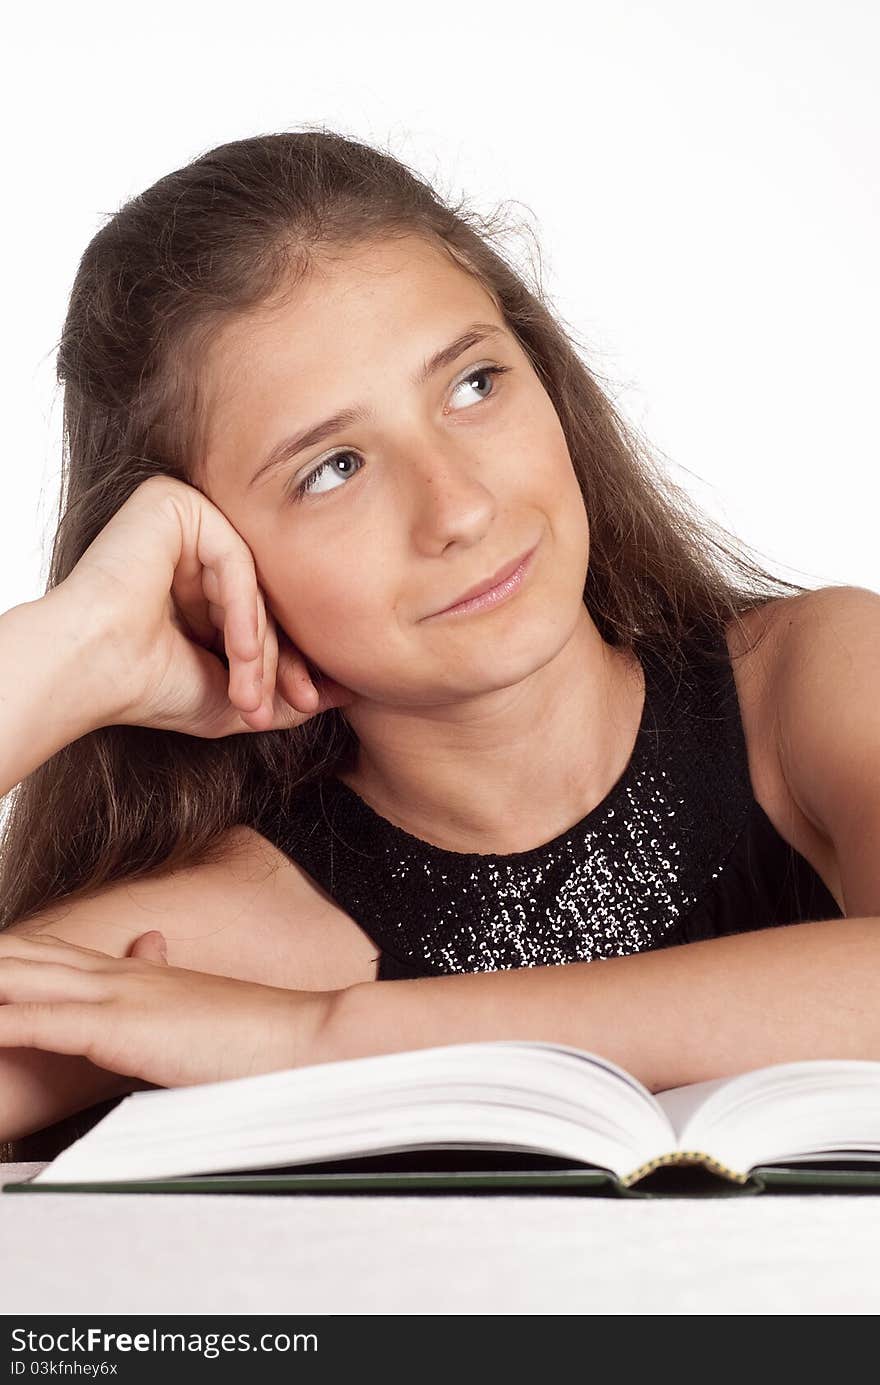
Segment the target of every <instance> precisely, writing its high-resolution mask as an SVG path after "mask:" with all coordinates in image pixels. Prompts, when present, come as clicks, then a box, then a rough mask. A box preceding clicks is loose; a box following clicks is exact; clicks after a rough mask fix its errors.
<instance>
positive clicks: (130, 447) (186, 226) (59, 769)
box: [0, 127, 808, 927]
mask: <svg viewBox="0 0 880 1385" xmlns="http://www.w3.org/2000/svg"><path fill="white" fill-rule="evenodd" d="M508 229H509V228H508V226H507V225H506V223H505V220H504V216H503V213H502V209H501V208H496V209H495V211H494V212H492V213H491V214H489V215H480V214H478V213H477V212H476V211H475V210H474V209H473V208H472V207H469V206H468V205H466V202H465V200H464V199H463V200H462V201H461V202H459V203H458V204H457V205H454V206H453V205H451V204H450V203H449V202H448V201H447V200H444V199H443V198H442V197H441V196H440V195H439V194H438V192H437V191H436V190H435V189H434V188H433V187H431V186H430V185H429V184H428V183H427V182H426V181H425V180H424V179H423V178H422V177H421V176H419V174H418V173H416V172H414V171H413V170H412V169H410V168H408V167H406V166H405V165H404V164H403V163H402V162H401V161H399V160H398V159H397V158H395V157H393V156H392V155H391V154H390V153H387V152H384V151H382V150H380V149H378V148H375V147H372V146H370V145H368V144H365V143H361V142H359V141H357V140H354V139H350V138H344V137H342V136H341V135H339V134H335V133H333V132H331V131H327V130H326V129H323V128H320V127H317V128H316V127H305V128H303V129H300V130H298V131H293V132H284V133H280V134H269V135H257V136H254V137H253V138H249V139H242V140H236V141H233V142H232V143H230V144H224V145H221V146H220V147H219V148H216V149H212V150H210V151H209V152H208V153H206V154H203V155H201V156H200V157H199V158H197V159H195V160H193V161H192V162H191V163H189V164H187V165H186V166H185V167H183V168H181V169H178V170H177V171H176V172H174V173H170V174H168V175H167V176H166V177H164V178H161V179H160V180H159V181H158V182H157V183H155V184H154V185H153V186H152V187H150V188H148V189H147V190H146V191H145V192H143V193H141V194H140V195H139V196H137V197H133V198H132V199H131V200H130V201H128V202H127V203H125V205H124V206H123V207H122V208H121V209H120V210H119V211H118V212H116V213H115V214H113V215H112V216H111V217H110V218H109V220H108V221H107V222H106V224H105V225H104V226H103V227H102V228H101V229H100V230H99V231H98V233H97V234H96V235H95V236H94V238H93V239H92V240H91V242H90V243H89V245H88V246H87V247H86V250H85V253H84V254H83V256H82V259H81V261H80V264H79V266H78V269H77V273H76V276H75V279H74V283H73V288H72V291H71V295H70V302H69V305H68V311H67V316H66V318H65V321H64V325H63V329H62V334H61V339H60V343H59V350H58V379H59V382H60V383H61V384H62V385H63V390H64V408H63V426H64V443H65V447H64V452H65V456H64V458H63V472H62V492H61V497H60V505H59V520H58V527H57V532H56V535H55V539H54V544H53V550H52V560H51V567H50V574H49V578H48V582H47V590H48V589H51V588H52V587H54V586H56V585H57V584H58V583H59V582H62V581H63V580H64V578H65V577H67V576H68V575H69V573H70V572H71V570H72V569H73V568H74V566H75V565H76V563H77V562H78V560H79V559H80V557H81V556H82V554H83V552H84V551H85V549H86V548H87V547H88V546H89V544H90V543H91V542H92V540H93V539H94V537H95V536H96V535H97V534H98V533H99V532H100V530H101V529H102V528H103V527H104V526H105V525H106V524H107V523H108V522H109V520H110V519H111V518H112V516H113V515H114V514H115V512H116V511H117V510H118V509H119V507H120V506H121V505H122V504H123V503H124V501H125V500H126V499H127V498H128V496H129V495H130V494H131V493H132V491H133V490H134V489H135V488H136V487H137V486H138V485H139V484H140V483H141V482H142V481H143V480H145V479H146V478H147V477H148V476H151V475H154V474H156V473H164V474H167V475H171V476H175V477H178V478H179V479H181V480H184V481H187V482H188V483H189V484H197V477H198V467H199V458H200V455H201V454H200V439H201V437H202V436H203V429H204V424H205V418H204V410H203V399H204V395H203V392H202V389H201V380H200V361H202V360H203V359H204V355H205V352H206V348H207V347H208V345H209V344H210V342H211V341H212V339H213V337H214V335H215V334H216V333H217V332H218V331H220V330H221V329H222V328H223V327H224V326H225V325H226V324H227V323H228V322H229V321H230V320H231V319H233V318H234V317H235V316H236V315H240V314H246V313H248V312H249V311H253V310H254V309H257V308H259V307H262V306H264V305H266V304H268V303H269V302H270V301H277V300H278V299H279V297H283V296H284V295H285V294H286V293H288V292H292V291H293V289H294V288H295V287H296V285H297V284H298V283H299V282H300V281H301V280H302V278H303V277H304V276H305V275H306V274H307V273H308V271H309V267H310V264H311V263H313V261H314V259H315V257H317V256H319V255H322V254H334V253H337V252H339V251H344V249H345V247H346V246H351V245H355V244H358V245H359V244H364V243H368V242H369V241H370V240H371V239H381V238H385V237H389V236H401V235H406V236H409V235H412V234H413V233H416V234H418V235H419V236H422V237H424V238H426V239H427V240H428V241H429V242H430V243H432V244H433V245H435V246H436V247H438V248H439V249H441V250H443V251H444V252H445V253H447V254H448V255H450V256H451V257H452V258H453V260H454V261H455V262H456V263H457V264H458V265H459V266H461V267H462V268H463V269H465V270H466V271H467V272H468V273H469V274H472V275H474V276H475V277H476V278H477V280H478V281H479V282H480V284H481V285H482V286H483V287H484V289H485V290H486V292H487V293H488V294H489V295H490V296H491V297H492V299H493V301H494V303H495V304H496V307H497V308H498V310H499V312H500V313H501V314H502V315H503V318H504V320H505V321H506V323H507V325H508V327H509V329H510V330H511V331H512V332H513V333H514V334H515V335H516V337H517V339H518V341H519V342H520V344H521V345H522V347H523V348H524V349H525V351H526V352H527V353H528V355H529V357H530V360H531V362H532V365H533V367H534V369H535V371H536V372H537V373H538V375H539V377H540V379H541V382H542V384H543V386H544V388H545V389H546V391H547V393H548V394H549V396H550V398H551V400H552V402H553V405H554V407H555V409H556V411H557V413H558V416H559V419H560V422H561V424H562V427H563V430H564V433H565V437H566V439H567V443H568V447H569V451H570V455H571V459H572V463H573V466H574V469H575V472H576V474H577V477H578V480H579V483H580V486H581V489H582V491H583V496H584V501H585V506H586V512H587V515H588V517H589V524H590V560H589V573H588V576H587V580H586V585H585V588H584V601H585V602H586V605H587V607H588V609H589V612H590V615H591V616H592V618H593V620H594V621H595V623H596V626H597V628H598V629H599V631H600V633H601V634H602V637H603V638H604V639H605V640H606V641H608V642H609V643H610V644H613V645H620V646H629V647H633V648H635V647H636V646H637V645H638V644H639V643H641V644H642V645H648V644H650V645H653V646H654V647H655V648H657V649H658V650H660V651H661V652H663V654H664V657H666V656H668V657H669V658H674V657H675V656H676V652H677V651H678V650H680V648H681V646H682V643H683V642H684V641H685V640H686V639H688V638H690V637H691V636H693V635H696V634H699V633H700V632H702V631H712V630H716V631H717V630H718V629H719V628H720V627H721V626H722V625H723V624H724V623H726V622H727V621H728V620H730V619H731V618H732V617H739V616H741V614H742V613H743V612H745V611H747V610H749V609H751V608H752V607H755V606H757V605H761V604H764V603H765V602H767V601H771V600H774V599H778V598H780V597H782V596H786V595H788V596H790V595H792V594H794V593H803V592H805V591H807V590H808V589H807V588H805V587H802V586H798V585H796V584H793V583H791V582H787V581H784V580H783V579H781V578H775V577H773V576H771V575H770V574H769V573H768V572H766V571H765V570H764V569H762V568H761V567H760V566H759V565H758V564H757V563H756V562H754V561H752V560H751V559H750V558H749V557H748V556H747V554H746V552H745V550H744V545H743V544H742V543H741V542H740V541H739V540H737V539H735V538H734V537H733V536H732V535H731V534H729V533H728V532H727V531H726V530H724V529H722V528H721V527H720V526H719V525H717V524H716V523H714V522H713V521H710V520H709V519H708V518H706V517H705V516H703V515H701V514H700V513H699V512H698V511H697V510H696V509H695V507H694V505H693V503H692V502H691V500H690V498H689V497H688V495H687V493H686V492H685V491H683V490H682V489H681V488H679V487H678V486H676V485H675V484H674V483H673V482H672V480H671V479H670V477H669V475H668V474H667V472H666V471H665V469H664V468H663V467H662V466H660V465H659V464H658V463H657V461H656V460H655V459H654V457H653V455H652V453H651V451H650V449H649V448H648V447H647V445H646V444H645V443H644V441H643V440H642V439H641V437H640V436H639V435H638V434H637V432H636V430H635V429H634V428H632V427H631V426H630V425H628V424H627V423H625V422H624V420H623V418H622V417H621V414H620V413H619V412H618V410H617V409H616V408H615V406H614V404H613V403H612V402H611V399H610V398H609V395H608V393H607V392H606V391H603V389H602V388H600V385H599V383H598V380H599V378H600V377H599V376H598V375H597V373H596V371H595V370H593V369H591V368H590V367H589V366H588V365H587V364H585V361H584V359H583V358H582V357H583V355H585V354H586V352H585V350H584V348H583V347H582V345H581V344H580V343H579V342H578V341H577V338H576V336H575V334H574V333H573V332H572V331H571V330H570V329H569V328H567V327H563V325H562V323H561V320H560V318H559V316H558V314H556V313H555V312H554V310H553V309H552V308H551V307H550V306H549V304H548V302H547V298H546V295H545V293H544V291H543V289H542V288H541V286H540V274H539V275H538V276H537V278H536V277H535V276H534V275H532V276H531V277H532V278H533V279H534V280H535V281H534V282H533V283H532V284H531V285H529V284H528V283H527V282H526V277H527V276H525V275H524V273H521V272H520V271H519V270H518V269H517V268H516V267H515V265H514V263H513V262H512V260H511V258H510V257H509V256H508V255H507V254H506V253H505V252H504V249H503V248H502V242H503V240H504V238H505V236H506V234H507V232H508ZM356 749H357V741H356V737H355V736H354V733H353V732H352V730H351V728H350V726H349V725H348V722H347V721H346V719H345V716H344V714H343V713H342V711H340V710H339V709H332V710H330V711H328V712H325V713H323V714H322V715H321V716H319V717H315V718H313V719H312V720H311V721H309V722H307V723H306V724H305V725H304V726H302V727H301V728H297V729H294V730H289V731H267V732H262V733H251V734H242V735H237V736H229V737H226V738H225V739H221V740H213V741H212V740H204V739H200V738H198V737H194V736H186V735H180V734H177V733H174V732H166V731H156V730H151V729H147V728H142V727H131V726H106V727H102V728H100V729H99V730H96V731H93V732H91V733H89V734H88V735H85V736H82V737H81V738H80V739H79V740H77V741H75V742H74V743H73V744H72V745H68V746H66V747H65V748H64V749H63V750H61V751H59V752H58V753H57V754H56V755H54V756H52V758H51V759H50V760H48V761H47V762H46V763H45V764H43V765H41V766H40V767H39V768H38V769H36V770H34V772H33V773H32V774H30V775H28V776H27V778H26V779H25V780H23V781H22V783H21V784H19V785H17V786H16V787H15V788H14V789H13V790H11V791H10V794H9V795H8V796H7V797H8V799H9V802H8V805H7V813H6V820H5V823H4V826H3V830H2V836H0V927H5V926H7V925H8V924H10V923H13V922H16V921H19V920H22V919H26V918H29V917H31V916H32V915H33V914H35V913H37V912H39V911H41V910H43V909H45V908H47V907H48V906H49V905H50V904H52V903H54V902H55V901H58V900H60V899H61V898H73V897H76V896H82V895H86V894H89V893H92V892H93V891H95V890H97V889H99V888H100V887H102V886H104V885H107V884H109V883H111V882H113V881H118V880H120V879H122V878H133V877H137V876H144V875H147V874H151V873H158V872H166V871H170V870H174V869H177V868H180V867H182V866H184V865H192V864H195V863H197V862H203V861H207V860H216V859H217V858H218V856H219V854H220V852H221V844H220V843H219V838H220V836H221V834H222V833H224V832H225V831H226V830H227V829H229V828H230V827H232V826H234V825H236V824H238V823H245V824H254V823H255V822H256V821H257V819H258V817H259V816H260V813H261V807H262V805H264V804H265V801H266V798H267V795H271V794H273V793H275V794H278V793H282V794H284V795H292V794H294V793H295V792H296V790H297V789H298V788H299V787H301V786H304V785H305V784H306V783H308V782H310V781H312V780H314V779H316V778H321V777H324V776H328V775H331V774H333V773H334V772H337V771H341V770H344V769H345V768H349V767H351V765H352V764H353V762H354V756H355V754H356Z"/></svg>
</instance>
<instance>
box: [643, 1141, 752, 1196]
mask: <svg viewBox="0 0 880 1385" xmlns="http://www.w3.org/2000/svg"><path fill="white" fill-rule="evenodd" d="M670 1164H702V1165H703V1167H704V1168H707V1169H709V1170H710V1171H711V1172H712V1173H717V1174H719V1175H720V1177H721V1178H726V1179H728V1180H729V1181H730V1182H731V1183H748V1181H749V1175H748V1174H747V1173H737V1171H736V1170H735V1169H731V1168H728V1166H727V1165H726V1164H722V1163H721V1162H720V1160H718V1159H714V1158H713V1157H712V1155H711V1154H706V1153H705V1152H704V1151H703V1150H699V1149H696V1150H682V1149H680V1150H675V1151H673V1153H671V1154H661V1155H660V1156H659V1158H657V1159H649V1160H648V1162H647V1164H641V1165H640V1166H639V1168H637V1169H633V1171H632V1173H628V1174H626V1175H625V1176H624V1177H623V1178H621V1180H620V1185H621V1187H623V1188H631V1187H632V1186H633V1184H634V1183H638V1182H639V1181H640V1180H641V1179H642V1178H647V1176H648V1174H649V1173H653V1172H654V1170H655V1169H660V1168H664V1167H665V1166H667V1165H670Z"/></svg>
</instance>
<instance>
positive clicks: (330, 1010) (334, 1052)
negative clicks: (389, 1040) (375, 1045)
mask: <svg viewBox="0 0 880 1385" xmlns="http://www.w3.org/2000/svg"><path fill="white" fill-rule="evenodd" d="M363 984H370V983H363ZM299 994H304V993H303V992H300V993H299ZM308 994H309V995H314V996H315V997H316V1003H315V1005H314V1007H313V1011H312V1021H313V1022H312V1024H311V1026H310V1028H309V1034H308V1041H307V1044H305V1045H304V1048H303V1050H302V1052H303V1054H304V1056H302V1057H301V1058H300V1059H299V1061H298V1063H297V1066H305V1065H307V1064H311V1063H339V1062H342V1061H343V1060H345V1059H347V1058H363V1057H366V1056H368V1055H369V1053H370V1052H371V1049H370V1046H369V1043H365V1042H364V1040H363V1037H362V1036H363V1032H364V1031H363V1023H362V1020H359V1019H358V1015H359V1014H360V1013H361V1011H362V1006H363V998H362V983H360V982H359V983H357V984H355V985H354V986H344V987H342V989H341V990H338V991H315V992H309V993H308Z"/></svg>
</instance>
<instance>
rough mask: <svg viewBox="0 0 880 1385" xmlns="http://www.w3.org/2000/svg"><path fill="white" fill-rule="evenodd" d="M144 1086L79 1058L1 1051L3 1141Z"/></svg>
mask: <svg viewBox="0 0 880 1385" xmlns="http://www.w3.org/2000/svg"><path fill="white" fill-rule="evenodd" d="M142 1085H147V1084H140V1083H139V1082H138V1080H137V1079H136V1078H133V1077H122V1076H120V1074H119V1073H116V1072H110V1071H108V1070H107V1069H105V1068H99V1067H96V1066H95V1064H94V1063H91V1062H89V1060H88V1058H85V1057H83V1056H82V1055H80V1054H74V1053H47V1052H44V1051H43V1050H42V1049H37V1048H4V1049H0V1140H2V1141H8V1140H19V1139H21V1138H22V1136H25V1135H30V1134H32V1133H33V1132H34V1131H37V1130H43V1129H45V1127H46V1126H48V1125H54V1123H55V1122H56V1121H60V1120H63V1119H64V1117H66V1116H70V1115H73V1114H74V1113H75V1112H77V1111H85V1110H87V1109H88V1107H90V1106H94V1105H96V1103H97V1102H99V1101H106V1100H107V1099H108V1098H109V1097H112V1096H121V1095H123V1093H125V1092H130V1091H135V1090H139V1089H140V1087H141V1086H142Z"/></svg>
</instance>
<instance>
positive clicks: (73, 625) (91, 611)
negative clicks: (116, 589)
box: [27, 582, 126, 744]
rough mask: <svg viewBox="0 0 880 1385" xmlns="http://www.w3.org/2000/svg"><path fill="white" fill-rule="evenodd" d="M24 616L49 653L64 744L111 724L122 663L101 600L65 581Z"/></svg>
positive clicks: (120, 692) (121, 697)
mask: <svg viewBox="0 0 880 1385" xmlns="http://www.w3.org/2000/svg"><path fill="white" fill-rule="evenodd" d="M27 606H28V609H29V618H30V619H31V620H32V621H33V622H34V623H35V627H36V629H37V631H38V633H42V636H43V639H44V641H45V642H46V645H47V647H51V648H52V649H53V653H54V660H55V666H54V679H53V685H54V686H53V690H52V695H53V704H54V705H55V706H57V709H58V712H59V713H60V715H61V716H62V717H63V718H64V725H65V731H69V732H72V733H73V734H70V735H69V736H68V739H67V740H66V741H65V742H64V744H70V742H71V741H73V740H76V739H77V738H78V737H79V736H84V735H86V734H87V733H88V732H90V731H96V730H98V728H99V727H101V726H112V725H114V724H115V723H116V721H117V720H118V718H119V716H120V714H121V710H122V708H123V707H124V706H125V701H126V698H125V690H124V689H123V687H122V682H123V676H124V671H125V670H124V659H123V658H122V656H121V654H120V655H118V656H117V654H116V638H115V635H114V632H113V626H112V622H111V621H110V619H109V618H108V616H107V614H106V612H105V610H104V608H103V607H102V605H101V602H100V601H98V600H92V599H89V598H88V597H87V596H86V597H84V596H83V595H82V594H80V593H79V592H78V591H76V590H75V589H74V588H72V587H70V586H69V585H68V583H67V582H62V583H60V584H59V585H58V586H57V587H53V588H52V589H51V590H50V591H48V592H46V594H45V595H44V596H41V597H39V598H38V599H37V600H36V601H31V602H28V603H27Z"/></svg>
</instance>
